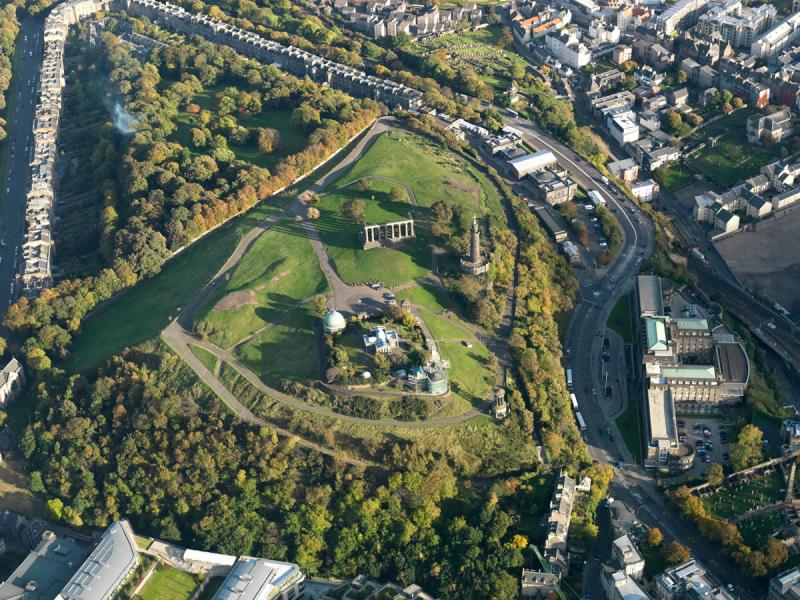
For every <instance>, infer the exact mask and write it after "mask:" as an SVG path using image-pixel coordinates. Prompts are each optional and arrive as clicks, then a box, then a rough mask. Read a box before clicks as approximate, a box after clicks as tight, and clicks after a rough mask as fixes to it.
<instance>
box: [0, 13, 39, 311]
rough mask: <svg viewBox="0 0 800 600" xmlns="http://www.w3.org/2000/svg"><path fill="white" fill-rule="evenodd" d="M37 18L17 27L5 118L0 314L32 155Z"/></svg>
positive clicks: (12, 270)
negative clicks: (17, 55) (16, 62)
mask: <svg viewBox="0 0 800 600" xmlns="http://www.w3.org/2000/svg"><path fill="white" fill-rule="evenodd" d="M42 28H43V19H42V18H41V17H26V18H25V19H24V20H23V21H22V23H21V29H20V34H19V35H20V38H19V39H20V40H21V43H20V45H19V46H18V49H19V51H20V52H21V61H20V67H19V70H18V71H17V72H15V73H14V78H15V80H16V92H15V97H14V98H13V99H11V98H9V101H10V102H9V103H11V102H12V101H13V102H14V110H13V113H11V114H9V115H8V118H7V121H8V127H9V131H8V139H7V143H8V144H9V146H8V151H9V154H8V162H7V163H6V172H5V173H3V174H2V178H3V188H2V192H3V193H2V198H3V202H2V204H0V240H2V244H0V313H4V312H5V310H6V308H7V307H8V305H9V304H11V302H12V301H13V292H12V286H13V285H14V278H15V277H16V274H17V272H18V270H19V267H20V264H19V261H20V260H21V256H20V254H21V251H22V244H23V241H24V235H25V197H26V194H27V193H28V186H29V182H30V162H31V158H32V155H33V115H34V113H35V109H36V100H37V82H38V76H39V67H40V65H41V60H42Z"/></svg>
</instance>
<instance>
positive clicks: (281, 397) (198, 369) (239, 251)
mask: <svg viewBox="0 0 800 600" xmlns="http://www.w3.org/2000/svg"><path fill="white" fill-rule="evenodd" d="M393 121H394V119H392V118H383V119H379V120H377V121H376V122H375V123H374V124H373V126H372V127H371V128H370V130H369V131H368V132H367V134H366V135H365V136H364V137H363V138H362V139H361V140H360V141H359V142H358V143H357V144H356V146H355V147H354V148H353V149H352V150H351V152H350V153H349V154H348V155H347V156H346V157H345V158H344V159H343V160H342V162H341V163H340V164H339V165H338V166H337V167H336V168H334V169H333V170H331V171H330V172H329V173H327V174H325V175H323V176H322V177H320V178H319V179H318V180H317V181H316V182H315V183H313V184H312V185H311V186H310V187H309V189H310V190H311V191H313V192H319V191H321V190H323V189H325V188H326V187H327V186H329V185H330V184H331V183H333V182H334V181H336V180H337V179H338V178H339V177H341V176H342V175H343V174H344V173H345V172H346V171H347V169H349V167H350V166H351V165H352V164H353V163H354V162H355V161H356V160H357V159H358V158H360V157H361V155H362V154H363V153H364V152H365V151H366V150H367V149H368V148H369V146H370V145H371V144H372V142H373V141H374V140H375V139H376V138H377V137H378V136H379V135H380V134H382V133H384V132H386V131H390V130H392V129H394V126H393V125H392V123H393ZM406 189H407V191H408V192H409V199H411V200H412V202H414V203H416V197H415V196H414V195H413V190H410V189H409V188H407V186H406ZM305 207H306V206H305V204H304V203H303V202H302V201H301V200H300V199H299V198H295V199H294V200H293V201H292V202H290V203H289V204H287V206H285V207H284V208H283V209H282V210H278V211H276V212H274V213H272V214H271V215H269V216H268V217H267V218H266V219H264V220H263V221H262V222H261V223H259V224H258V225H256V226H254V227H253V229H251V230H250V231H249V232H248V233H247V234H246V235H245V236H244V237H243V238H242V239H241V240H240V242H239V243H238V244H237V246H236V248H235V249H234V250H233V252H232V253H231V255H230V256H229V257H228V259H227V260H226V261H225V263H224V264H223V265H222V267H220V269H219V270H218V271H217V273H216V274H215V275H214V276H213V277H212V279H211V280H210V281H209V283H208V284H206V286H205V287H204V288H203V289H202V290H201V291H200V292H199V293H198V294H197V296H195V297H194V298H193V299H192V300H191V301H190V302H189V304H187V305H186V307H185V308H184V309H183V310H182V311H181V313H180V315H179V316H178V317H177V318H176V319H174V320H173V321H172V322H171V323H170V324H169V325H168V326H167V327H166V328H165V329H164V330H163V331H162V332H161V337H162V339H163V340H164V342H165V343H167V345H169V346H170V347H171V348H172V349H173V350H174V351H175V352H176V353H177V354H178V355H179V356H180V357H181V358H182V359H183V360H184V362H186V364H188V365H189V367H190V368H191V369H192V370H193V371H194V372H195V373H196V374H197V375H198V377H200V379H201V380H202V381H203V382H204V383H205V384H206V385H208V387H209V388H210V389H211V390H212V391H214V393H216V394H217V396H218V397H219V398H220V399H221V400H222V402H224V403H225V404H226V405H227V406H228V408H230V409H231V410H232V411H233V412H234V414H236V415H237V416H238V417H239V418H240V419H242V420H243V421H246V422H248V423H251V424H253V425H258V426H268V427H271V428H273V429H275V430H276V431H278V433H280V434H282V435H285V436H288V437H291V438H292V439H296V440H297V442H298V444H299V445H301V446H304V447H306V448H309V449H312V450H315V451H317V452H320V453H321V454H325V455H328V456H331V457H333V458H335V459H337V460H340V461H342V462H346V463H349V464H353V465H358V466H363V467H367V466H375V463H372V462H370V461H366V460H362V459H358V458H353V457H350V456H344V455H343V454H342V453H339V452H337V451H335V450H331V449H330V448H326V447H324V446H321V445H320V444H318V443H316V442H313V441H311V440H308V439H305V438H302V437H300V436H298V435H297V434H296V433H294V432H292V431H289V430H287V429H284V428H282V427H279V426H277V425H276V424H274V423H272V422H271V421H269V420H267V419H264V418H262V417H259V416H257V415H256V414H255V413H253V412H252V411H251V410H250V409H249V408H248V407H247V406H245V405H244V404H242V402H241V401H240V400H239V399H238V398H236V396H235V395H234V394H233V393H231V391H230V390H228V388H227V387H225V386H224V385H223V384H222V382H221V381H220V379H219V377H218V374H216V373H212V372H211V371H210V370H209V369H207V368H206V366H205V365H204V364H203V363H202V362H201V361H200V360H199V359H198V358H197V357H196V356H195V354H194V353H193V352H192V350H191V348H190V347H189V346H190V344H194V345H197V346H199V347H201V348H204V349H206V350H208V351H209V352H211V353H212V354H214V355H215V356H217V357H218V358H220V359H222V360H225V361H226V362H228V363H229V364H230V365H231V366H232V367H233V368H234V369H236V371H237V372H238V373H239V374H240V375H241V376H242V377H244V378H245V379H246V380H247V381H248V382H249V383H251V384H252V385H254V386H255V387H256V388H257V389H258V390H259V391H261V392H262V393H264V394H266V395H267V396H269V397H270V398H272V399H274V400H277V401H280V402H282V403H284V404H286V405H288V406H291V407H293V408H296V409H299V410H305V411H308V412H311V413H314V414H317V415H320V416H326V417H332V418H336V419H338V420H341V421H345V422H349V423H356V424H359V425H371V426H396V427H405V428H411V429H420V428H432V427H441V426H450V425H456V424H459V423H463V422H465V421H468V420H470V419H472V418H474V417H475V416H477V415H479V414H480V411H478V410H476V409H472V410H470V411H467V412H465V413H462V414H460V415H453V416H447V417H439V418H432V419H429V420H426V421H400V420H397V419H381V420H377V421H376V420H371V419H364V418H361V417H352V416H348V415H342V414H340V413H337V412H335V411H333V410H331V409H329V408H325V407H322V406H318V405H314V404H310V403H307V402H304V401H303V400H300V399H298V398H294V397H292V396H289V395H287V394H285V393H283V392H281V391H279V390H276V389H274V388H271V387H270V386H267V385H266V384H265V383H264V382H263V381H261V379H260V378H259V377H258V376H257V375H256V374H255V373H253V371H251V370H250V369H249V368H248V367H246V366H245V365H244V364H242V363H241V362H240V361H239V360H238V359H236V358H235V357H234V356H233V354H232V352H231V350H223V349H221V348H219V347H217V346H215V345H214V344H211V343H209V342H205V341H202V340H200V339H199V338H198V337H196V336H195V335H193V334H192V333H191V328H192V315H193V313H194V312H195V311H196V310H197V308H198V307H200V306H201V305H202V304H203V303H204V302H206V301H207V299H208V298H209V297H210V295H211V294H212V293H213V292H214V291H215V290H216V289H217V288H218V287H219V286H220V285H222V284H223V283H224V282H225V281H227V279H228V277H229V276H230V275H231V274H232V273H233V271H234V270H235V269H236V266H237V265H238V264H239V262H240V261H241V259H242V258H243V257H244V256H245V254H247V252H248V251H249V250H250V248H251V247H252V245H253V244H254V243H255V241H256V240H257V239H258V238H259V237H260V236H261V235H263V234H264V233H266V232H267V231H269V230H270V229H271V228H272V227H274V226H275V225H276V224H277V223H278V222H279V221H280V220H281V219H283V218H285V217H289V216H293V215H302V214H303V213H304V211H305ZM303 226H304V228H305V230H306V232H307V234H308V238H309V241H310V243H311V246H312V248H313V249H314V252H315V254H316V256H317V258H318V260H319V263H320V267H321V268H322V270H323V272H324V273H325V275H326V276H327V277H328V280H329V281H330V283H331V287H332V290H333V297H334V302H335V303H337V304H338V303H340V302H341V303H343V305H347V306H353V305H355V304H360V305H364V300H367V301H368V302H377V303H379V304H380V305H381V306H382V305H383V304H384V300H383V295H382V293H381V292H380V291H378V290H373V289H372V288H370V287H368V286H349V285H347V284H345V283H344V281H342V279H341V278H340V277H339V276H338V274H337V273H336V270H335V269H334V268H333V264H332V262H331V260H330V258H329V257H328V254H327V252H326V251H325V248H324V245H323V244H322V241H321V240H320V238H319V234H318V232H317V229H316V227H314V226H313V223H311V222H309V221H308V220H305V221H304V222H303ZM411 285H413V284H410V285H409V286H402V287H404V288H405V287H410V286H411ZM342 307H343V308H344V306H342ZM268 327H269V326H267V328H268ZM252 337H255V336H252ZM240 344H241V342H238V343H236V344H234V346H233V348H236V347H237V346H238V345H240Z"/></svg>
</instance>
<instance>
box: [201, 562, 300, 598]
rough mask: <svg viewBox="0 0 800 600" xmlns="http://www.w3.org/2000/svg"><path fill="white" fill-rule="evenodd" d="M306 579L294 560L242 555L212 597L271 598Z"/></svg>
mask: <svg viewBox="0 0 800 600" xmlns="http://www.w3.org/2000/svg"><path fill="white" fill-rule="evenodd" d="M303 578H304V576H303V573H302V572H301V571H300V567H298V566H297V565H295V564H293V563H286V562H280V561H275V560H266V559H263V558H254V557H251V556H241V557H239V560H237V561H236V564H235V565H233V568H232V569H231V570H230V572H229V573H228V576H227V577H226V578H225V581H223V582H222V586H221V587H220V588H219V590H218V591H217V593H216V594H215V595H214V598H213V599H212V600H272V598H277V597H278V596H279V595H280V594H281V592H282V591H283V590H284V589H286V588H287V587H288V586H290V585H293V584H294V583H295V582H296V581H299V580H302V579H303Z"/></svg>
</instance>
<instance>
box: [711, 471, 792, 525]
mask: <svg viewBox="0 0 800 600" xmlns="http://www.w3.org/2000/svg"><path fill="white" fill-rule="evenodd" d="M785 490H786V486H785V484H784V481H783V474H782V473H781V472H780V471H776V472H775V473H773V474H772V475H769V476H767V477H760V478H758V479H754V480H751V481H748V482H746V483H744V484H742V485H741V487H738V488H734V487H725V488H722V489H720V490H719V491H718V492H716V493H714V494H712V495H711V496H706V497H704V498H703V505H704V506H705V508H706V511H708V512H709V513H711V514H713V515H715V516H717V517H719V518H720V519H728V518H730V517H733V516H736V515H741V514H743V513H746V512H749V511H751V510H754V509H755V508H756V507H758V506H766V505H767V504H773V503H775V502H778V501H780V500H782V499H783V495H784V492H785Z"/></svg>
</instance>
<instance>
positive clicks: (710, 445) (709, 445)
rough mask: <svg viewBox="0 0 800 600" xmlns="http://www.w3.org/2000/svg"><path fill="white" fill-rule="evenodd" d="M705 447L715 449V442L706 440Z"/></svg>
mask: <svg viewBox="0 0 800 600" xmlns="http://www.w3.org/2000/svg"><path fill="white" fill-rule="evenodd" d="M705 447H706V450H713V449H714V444H712V443H711V442H706V443H705Z"/></svg>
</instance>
